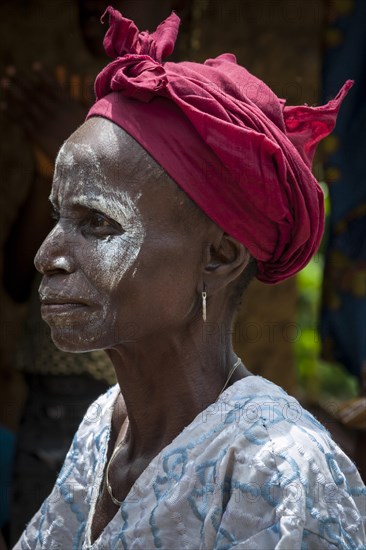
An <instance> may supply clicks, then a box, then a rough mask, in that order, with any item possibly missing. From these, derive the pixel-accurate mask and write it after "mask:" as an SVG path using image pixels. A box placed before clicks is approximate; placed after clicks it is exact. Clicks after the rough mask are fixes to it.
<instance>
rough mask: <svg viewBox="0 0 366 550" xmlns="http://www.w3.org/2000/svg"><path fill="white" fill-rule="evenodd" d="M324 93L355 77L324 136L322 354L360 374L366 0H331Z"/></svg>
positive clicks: (365, 366)
mask: <svg viewBox="0 0 366 550" xmlns="http://www.w3.org/2000/svg"><path fill="white" fill-rule="evenodd" d="M329 17H330V21H329V26H328V28H327V32H326V50H325V53H324V66H323V92H324V97H323V100H328V99H330V98H332V97H334V96H335V95H336V94H337V92H338V90H339V89H340V87H341V86H342V84H343V83H344V82H345V80H347V79H348V78H351V79H354V80H355V84H354V87H353V88H352V90H351V91H350V92H349V94H348V96H347V98H346V99H345V101H344V103H343V105H342V108H341V111H340V114H339V117H338V121H337V126H336V129H335V131H334V132H333V134H332V135H331V136H330V137H329V138H328V139H327V141H326V142H325V150H326V153H327V159H326V170H325V179H326V181H327V183H328V186H329V193H330V203H331V213H330V219H329V225H328V241H327V245H326V258H325V273H324V286H323V297H322V308H321V314H320V335H321V339H322V357H323V358H324V359H326V360H330V361H337V362H340V363H342V364H343V365H344V366H345V367H346V368H347V369H348V370H349V371H350V372H351V373H353V374H354V375H356V376H361V374H362V372H365V370H366V2H365V1H364V0H354V1H353V2H350V1H349V0H348V1H347V2H345V1H344V2H342V1H340V2H332V3H330V4H329Z"/></svg>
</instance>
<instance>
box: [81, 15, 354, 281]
mask: <svg viewBox="0 0 366 550" xmlns="http://www.w3.org/2000/svg"><path fill="white" fill-rule="evenodd" d="M106 13H108V14H109V24H110V27H109V30H108V31H107V33H106V36H105V38H104V48H105V50H106V52H107V54H108V55H109V56H110V57H113V58H114V61H112V62H111V63H110V64H109V65H107V66H106V67H105V68H104V69H103V70H102V72H101V73H100V74H99V75H98V76H97V79H96V82H95V92H96V97H97V101H96V103H95V104H94V106H93V107H92V108H91V109H90V111H89V114H88V117H91V116H102V117H105V118H108V119H110V120H112V121H113V122H115V123H116V124H118V125H119V126H121V127H122V128H123V129H124V130H125V131H126V132H128V133H129V134H130V135H131V136H132V137H133V138H135V139H136V141H138V142H139V143H140V145H142V146H143V147H144V148H145V149H146V150H147V151H148V153H150V155H151V156H152V157H153V158H154V159H155V160H156V161H157V162H158V163H159V164H160V165H161V166H162V167H163V168H164V169H165V171H166V172H167V173H168V174H169V175H170V176H171V177H172V178H173V179H174V180H175V182H176V183H177V184H178V185H179V186H180V187H181V188H182V189H184V191H185V192H186V193H187V195H188V196H189V197H191V199H192V200H193V201H194V202H195V203H196V204H197V205H198V206H199V207H200V208H201V209H202V210H203V211H204V212H205V213H206V214H207V215H208V216H209V217H210V218H211V219H212V220H213V221H214V222H215V223H216V224H217V225H218V226H220V227H221V228H222V229H223V230H224V231H225V232H227V233H228V234H230V235H231V236H233V237H235V238H236V239H237V240H238V241H240V242H241V243H243V244H244V245H245V247H246V248H247V249H248V250H249V252H250V253H251V254H252V256H254V258H255V259H256V260H257V264H258V275H257V277H258V279H260V280H261V281H263V282H266V283H277V282H279V281H281V280H283V279H286V278H287V277H290V276H291V275H294V274H295V273H296V272H298V271H299V270H300V269H301V268H302V267H304V266H305V265H306V263H307V262H308V261H309V260H310V258H311V257H312V256H313V254H314V253H315V252H316V250H317V248H318V246H319V243H320V239H321V236H322V233H323V225H324V210H323V194H322V191H321V188H320V186H319V185H318V183H317V181H316V179H315V178H314V176H313V175H312V173H311V164H312V160H313V156H314V153H315V149H316V146H317V144H318V142H319V141H320V140H321V139H322V138H323V137H325V136H327V135H328V134H329V133H330V132H331V131H332V129H333V127H334V125H335V121H336V116H337V113H338V110H339V107H340V105H341V102H342V100H343V98H344V97H345V95H346V93H347V91H348V90H349V88H350V87H351V86H352V84H353V83H352V81H347V82H346V84H345V85H344V86H343V88H342V89H341V91H340V92H339V94H338V95H337V97H336V98H335V99H333V100H331V101H329V103H328V104H327V105H324V106H320V107H308V106H306V105H305V106H299V107H287V106H285V101H284V100H282V99H279V98H278V97H277V96H276V95H275V94H274V93H273V92H272V91H271V90H270V89H269V88H268V86H266V84H264V83H263V82H262V81H261V80H259V79H258V78H256V77H254V76H253V75H251V74H250V73H249V72H248V71H247V70H246V69H244V68H243V67H241V66H239V65H237V64H236V59H235V56H234V55H232V54H223V55H220V56H219V57H217V58H216V59H209V60H207V61H206V62H205V63H203V64H200V63H192V62H182V63H169V62H166V63H163V62H162V61H163V59H164V58H165V57H166V56H168V55H170V54H171V53H172V51H173V48H174V43H175V40H176V37H177V33H178V27H179V18H178V16H177V15H175V14H174V13H173V14H172V15H171V16H170V17H168V18H167V19H166V20H165V21H164V22H163V23H161V24H160V25H159V26H158V28H157V29H156V31H155V32H154V33H153V34H149V33H148V32H139V30H138V29H137V27H136V25H135V24H134V23H133V21H130V20H129V19H126V18H124V17H123V16H122V15H121V14H120V13H119V12H118V11H117V10H115V9H113V8H112V7H109V8H107V10H106V12H105V14H106ZM105 14H104V16H105ZM104 16H103V17H104ZM102 19H103V18H102Z"/></svg>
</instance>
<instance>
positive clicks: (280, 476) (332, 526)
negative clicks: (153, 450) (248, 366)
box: [222, 377, 366, 548]
mask: <svg viewBox="0 0 366 550" xmlns="http://www.w3.org/2000/svg"><path fill="white" fill-rule="evenodd" d="M235 386H236V387H235ZM230 389H231V392H228V394H227V395H226V396H224V400H223V401H224V403H225V406H226V413H225V419H224V423H225V424H226V426H227V427H226V430H229V431H231V441H230V446H229V449H228V452H227V453H226V454H225V457H224V458H223V461H222V467H223V469H224V472H225V473H224V474H223V475H225V478H226V481H227V483H229V485H230V492H231V494H234V493H235V499H234V500H232V499H231V500H230V504H229V507H228V510H230V513H231V515H233V516H235V514H238V515H239V516H241V515H242V514H243V513H244V510H248V509H250V515H251V521H252V522H253V521H256V522H257V525H256V528H257V529H259V528H262V529H265V528H266V527H269V526H270V525H272V527H273V526H275V528H276V529H277V530H278V532H280V531H281V529H284V531H286V528H284V527H283V526H284V525H285V524H287V523H288V524H289V525H295V524H296V525H297V528H296V529H297V531H298V530H299V529H300V531H301V532H302V533H303V535H302V536H304V537H305V532H309V534H308V536H309V537H312V536H315V535H316V536H319V537H324V538H325V539H326V540H327V541H328V542H329V543H330V544H336V545H337V544H338V542H340V541H346V540H347V537H349V538H350V540H351V539H352V540H353V538H352V537H354V540H356V539H357V540H359V541H365V539H364V537H365V535H364V530H363V529H364V528H363V522H364V520H365V503H366V492H365V487H364V485H363V483H362V480H361V478H360V476H359V474H358V471H357V469H356V467H355V465H354V464H353V463H352V462H351V461H350V459H349V458H348V457H347V456H346V455H345V454H344V453H343V452H342V450H341V449H340V448H339V447H338V445H337V444H336V443H335V442H334V441H333V440H332V438H331V437H330V435H329V434H328V432H327V430H326V429H325V428H324V427H323V426H322V425H321V424H320V423H319V422H318V421H317V420H316V419H315V418H314V417H313V416H312V415H311V414H310V413H309V412H308V411H306V410H305V409H303V407H302V406H301V405H300V403H299V402H298V401H297V400H296V399H294V398H293V397H290V396H289V395H288V394H286V392H284V391H283V390H282V389H281V388H279V387H278V386H276V385H274V384H272V383H271V382H268V381H267V380H264V379H262V378H260V377H248V379H244V380H242V381H240V382H239V383H237V384H234V385H233V386H232V388H230ZM276 526H277V527H276ZM281 526H282V527H281ZM356 547H357V546H355V548H356Z"/></svg>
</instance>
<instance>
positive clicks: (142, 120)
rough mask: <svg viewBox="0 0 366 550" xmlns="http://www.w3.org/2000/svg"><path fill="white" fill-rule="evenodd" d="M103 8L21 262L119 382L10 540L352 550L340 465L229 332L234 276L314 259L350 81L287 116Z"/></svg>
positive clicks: (61, 341)
mask: <svg viewBox="0 0 366 550" xmlns="http://www.w3.org/2000/svg"><path fill="white" fill-rule="evenodd" d="M108 13H109V17H110V28H109V31H108V32H107V35H106V38H105V43H104V44H105V48H106V51H107V53H108V54H109V55H110V56H112V57H113V58H115V59H114V60H113V61H112V62H111V63H110V64H109V65H108V66H107V67H106V68H105V69H104V70H103V71H102V72H101V73H100V75H99V76H98V78H97V81H96V95H97V102H96V103H95V105H94V106H93V108H92V109H91V111H90V113H89V115H88V120H87V121H86V122H85V123H84V124H83V125H82V126H81V127H80V128H79V129H78V130H77V131H76V132H75V133H74V134H73V135H72V136H71V137H70V138H69V139H68V141H67V142H66V143H65V144H64V145H63V147H62V149H61V151H60V153H59V155H58V160H57V165H56V171H55V176H54V183H53V188H52V193H51V197H50V198H51V203H52V206H53V209H54V212H55V216H56V225H55V227H54V229H53V231H52V232H51V233H50V234H49V236H48V237H47V239H46V240H45V242H44V243H43V245H42V246H41V248H40V250H39V252H38V254H37V257H36V266H37V268H38V270H39V271H40V272H41V273H43V282H42V284H41V287H40V295H41V300H42V315H43V317H44V319H45V320H46V321H47V323H48V324H49V325H50V327H51V329H52V337H53V340H54V342H55V343H56V344H57V346H58V347H59V348H61V349H63V350H68V351H73V352H84V351H88V350H96V349H104V350H106V351H107V353H108V355H109V356H110V358H111V360H112V361H113V364H114V367H115V371H116V375H117V379H118V384H117V385H116V386H115V387H113V388H112V389H111V390H110V391H109V392H108V393H107V394H106V395H103V396H102V397H100V398H99V399H98V400H97V401H96V402H95V403H94V404H93V405H92V406H91V407H90V409H89V410H88V412H87V413H86V416H85V418H84V420H83V422H82V423H81V425H80V427H79V429H78V431H77V433H76V435H75V438H74V441H73V444H72V446H71V449H70V451H69V453H68V456H67V458H66V461H65V463H64V466H63V468H62V471H61V472H60V474H59V477H58V479H57V481H56V484H55V487H54V489H53V491H52V493H51V495H50V496H49V497H48V499H47V500H46V501H45V502H44V504H43V505H42V507H41V509H40V510H39V512H38V513H37V514H36V516H35V517H34V518H33V519H32V521H31V522H30V523H29V525H28V526H27V528H26V530H25V532H24V533H23V535H22V537H21V539H20V541H19V542H18V544H17V545H16V546H15V548H21V549H36V548H37V549H38V548H42V549H47V550H49V549H51V548H62V549H67V550H69V549H71V548H74V549H79V548H83V549H86V548H93V549H107V548H108V549H114V548H126V549H137V548H139V549H143V550H147V549H152V548H161V549H166V550H168V549H173V548H174V549H182V548H185V549H192V550H193V549H198V548H200V549H213V548H214V549H229V548H234V547H235V548H238V549H239V548H240V549H244V548H248V549H253V548H259V549H272V548H278V549H280V548H281V549H284V548H286V549H289V548H291V549H295V548H299V549H300V548H363V547H364V544H365V543H366V539H365V533H364V527H363V519H364V517H363V516H364V514H365V487H364V486H363V483H362V481H361V479H360V477H359V475H358V472H357V469H356V467H355V466H354V465H353V464H352V462H351V461H350V460H349V459H348V458H347V457H346V456H345V455H344V454H343V452H342V451H341V450H340V449H339V447H338V446H337V445H336V444H335V443H334V442H333V441H332V440H331V438H330V437H329V434H328V433H327V432H326V430H325V429H324V428H323V427H322V426H321V425H319V423H318V422H317V421H316V420H315V419H314V418H313V417H312V416H311V415H310V414H309V413H308V412H306V411H304V410H303V409H302V408H301V406H300V405H299V403H298V402H297V401H296V400H295V399H293V398H291V397H289V396H288V395H287V394H286V393H285V392H284V391H283V390H281V389H280V388H278V387H277V386H275V385H274V384H272V383H270V382H268V381H266V380H264V379H263V378H260V377H257V376H252V375H251V374H250V372H248V371H247V370H246V368H245V367H244V365H243V364H242V362H241V360H240V359H239V358H238V357H236V356H235V353H234V351H233V349H232V345H231V340H230V331H231V325H232V320H233V315H234V312H235V308H236V305H237V301H238V299H239V297H240V296H241V294H242V292H243V290H244V289H245V287H246V286H247V285H248V284H249V282H250V280H251V279H252V278H253V277H254V276H255V275H256V276H257V277H258V278H259V279H260V280H262V281H265V282H268V283H276V282H278V281H281V280H283V279H285V278H286V277H289V276H291V275H293V274H294V273H296V272H297V271H298V270H299V269H301V268H302V267H303V266H304V265H305V264H306V263H307V262H308V261H309V259H310V258H311V256H312V254H313V253H314V252H315V251H316V249H317V246H318V244H319V241H320V238H321V234H322V229H323V206H322V195H321V191H320V188H319V186H318V184H317V182H316V181H315V179H314V177H313V176H312V174H311V171H310V166H311V160H312V156H313V154H314V150H315V147H316V144H317V142H318V141H319V140H320V139H321V138H322V137H324V136H325V135H327V134H328V133H329V132H330V131H331V129H332V128H333V126H334V122H335V117H336V114H337V111H338V108H339V106H340V103H341V100H342V99H343V96H344V95H345V93H346V91H347V89H348V88H349V87H350V85H351V83H347V84H346V85H345V88H344V89H343V90H342V91H341V93H340V94H339V96H338V97H337V98H336V99H335V100H333V101H330V103H329V104H328V105H326V106H323V107H319V108H311V107H306V106H302V107H285V105H284V101H282V100H279V99H278V98H277V97H276V96H275V94H274V93H273V92H272V91H271V90H270V89H269V88H268V87H267V86H266V85H265V84H264V83H263V82H261V81H260V80H258V79H256V78H255V77H253V76H252V75H250V74H249V73H248V72H247V71H246V70H245V69H244V68H242V67H239V66H238V65H237V64H236V62H235V58H234V57H233V56H232V55H229V54H226V55H222V56H220V57H218V58H217V59H212V60H209V61H207V62H206V63H204V64H202V65H201V64H196V63H179V64H175V63H164V64H163V63H162V60H163V59H164V58H165V57H166V56H167V55H169V54H170V53H171V51H172V49H173V45H174V41H175V38H176V34H177V29H178V24H179V20H178V18H177V17H176V16H175V15H174V14H173V15H172V16H170V17H169V18H168V19H167V20H166V21H165V22H164V23H162V24H161V25H160V26H159V27H158V29H157V30H156V32H155V33H154V34H152V35H149V34H148V33H147V32H144V33H139V32H138V29H137V28H136V27H135V25H134V24H133V22H132V21H129V20H127V19H125V18H123V17H122V15H121V14H120V13H118V12H117V11H115V10H113V9H112V8H109V9H108ZM213 324H214V326H215V327H218V328H219V330H215V331H213V330H212V325H213ZM213 333H214V336H213ZM218 334H219V335H220V336H218Z"/></svg>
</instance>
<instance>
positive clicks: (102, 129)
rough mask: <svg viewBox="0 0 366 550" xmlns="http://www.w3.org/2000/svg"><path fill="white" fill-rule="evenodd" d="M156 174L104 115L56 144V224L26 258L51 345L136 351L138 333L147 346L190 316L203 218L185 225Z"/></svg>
mask: <svg viewBox="0 0 366 550" xmlns="http://www.w3.org/2000/svg"><path fill="white" fill-rule="evenodd" d="M117 134H118V136H117V137H118V139H117V138H116V135H117ZM159 173H160V168H159V167H158V166H157V165H156V163H154V161H152V160H151V158H150V157H149V156H148V155H147V153H146V152H145V151H144V150H143V148H142V147H141V146H139V145H138V144H137V143H136V142H135V141H134V140H132V138H131V137H130V136H128V134H126V133H125V132H123V130H121V129H120V128H118V127H116V126H115V125H114V124H113V123H111V122H109V121H106V120H105V119H98V118H96V119H91V120H88V121H87V122H86V123H85V124H84V125H83V126H82V127H81V128H79V130H77V131H76V132H75V134H74V135H73V136H72V137H71V138H70V139H69V140H68V141H67V142H66V143H65V145H64V146H63V147H62V149H61V151H60V153H59V156H58V159H57V166H56V171H55V178H54V184H53V188H52V193H51V200H52V203H53V204H54V207H55V209H56V210H57V212H58V214H59V221H58V223H57V225H56V226H55V228H54V229H53V231H52V232H51V233H50V235H49V236H48V237H47V239H46V240H45V242H44V243H43V245H42V246H41V248H40V250H39V252H38V254H37V257H36V262H35V263H36V267H37V269H38V270H39V271H40V272H41V273H43V274H44V278H43V281H42V284H41V288H40V293H41V296H42V297H43V298H44V300H45V303H44V305H43V306H42V315H43V317H44V319H45V320H46V321H47V322H48V324H49V325H50V326H51V329H52V337H53V340H54V342H55V343H56V345H57V346H58V347H59V348H61V349H64V350H66V351H76V352H82V351H90V350H93V349H111V348H113V349H116V348H118V349H121V348H122V347H123V346H130V350H131V351H132V353H135V352H136V347H135V343H136V341H137V340H138V342H139V346H140V345H143V344H144V343H145V345H147V346H148V347H149V348H150V346H154V345H155V344H156V342H157V339H159V338H160V339H161V338H163V340H164V342H165V341H166V338H167V335H168V334H169V333H173V334H174V338H175V337H176V334H177V333H178V332H177V331H179V330H180V329H181V325H182V324H183V325H184V330H186V327H187V324H189V323H190V322H192V323H193V322H196V310H197V305H196V300H197V299H198V300H199V294H198V293H197V287H198V278H199V273H200V269H201V264H202V250H203V247H204V246H206V240H204V239H206V233H204V229H205V227H206V225H205V222H204V221H202V226H199V227H200V230H199V231H198V232H197V235H196V234H195V235H193V234H192V232H191V231H186V230H185V228H184V227H183V224H182V221H181V218H180V215H177V213H178V211H179V203H178V198H179V200H181V197H182V196H181V194H180V193H181V192H180V191H178V190H177V188H176V186H175V184H174V183H173V182H170V181H167V180H166V179H165V178H162V179H160V176H159ZM164 179H165V181H164ZM177 209H178V210H177ZM200 223H201V222H200ZM197 296H198V298H197ZM131 342H132V343H131Z"/></svg>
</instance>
